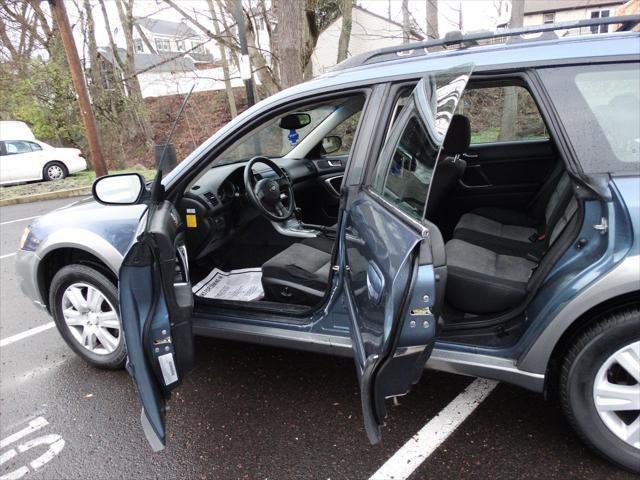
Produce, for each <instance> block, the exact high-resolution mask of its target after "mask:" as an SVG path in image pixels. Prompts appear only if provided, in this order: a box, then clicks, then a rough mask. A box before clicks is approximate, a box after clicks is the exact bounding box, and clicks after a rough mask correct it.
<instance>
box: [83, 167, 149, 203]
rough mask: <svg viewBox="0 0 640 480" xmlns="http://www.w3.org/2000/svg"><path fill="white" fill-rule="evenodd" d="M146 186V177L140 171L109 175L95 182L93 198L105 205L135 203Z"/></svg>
mask: <svg viewBox="0 0 640 480" xmlns="http://www.w3.org/2000/svg"><path fill="white" fill-rule="evenodd" d="M144 188H145V186H144V178H143V177H142V175H140V174H139V173H120V174H117V175H107V176H105V177H100V178H98V179H97V180H96V181H95V182H93V198H95V199H96V201H97V202H99V203H102V204H104V205H135V204H136V203H138V201H139V200H140V197H141V196H142V193H143V192H144Z"/></svg>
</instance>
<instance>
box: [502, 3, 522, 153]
mask: <svg viewBox="0 0 640 480" xmlns="http://www.w3.org/2000/svg"><path fill="white" fill-rule="evenodd" d="M523 21H524V0H519V1H518V0H516V1H514V2H513V3H512V5H511V21H510V22H509V28H517V27H521V26H522V23H523ZM517 120H518V87H505V88H504V109H503V110H502V121H501V122H500V133H499V134H498V141H499V142H505V141H510V140H515V139H516V134H517V125H516V122H517Z"/></svg>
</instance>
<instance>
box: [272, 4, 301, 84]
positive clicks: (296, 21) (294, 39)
mask: <svg viewBox="0 0 640 480" xmlns="http://www.w3.org/2000/svg"><path fill="white" fill-rule="evenodd" d="M304 7H305V3H304V2H302V1H300V0H279V2H278V9H277V11H276V19H277V21H278V27H277V32H278V35H277V42H276V47H277V48H276V50H277V52H278V62H279V64H280V86H281V87H282V88H288V87H291V86H293V85H297V84H298V83H301V82H302V80H303V71H304V70H303V68H304V65H303V53H302V49H303V38H302V37H303V35H304V30H303V29H302V28H300V27H301V25H303V22H304V21H305V17H304Z"/></svg>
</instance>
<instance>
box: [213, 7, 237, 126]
mask: <svg viewBox="0 0 640 480" xmlns="http://www.w3.org/2000/svg"><path fill="white" fill-rule="evenodd" d="M207 4H208V6H209V13H210V14H211V19H212V20H213V30H214V32H215V34H216V35H217V36H220V25H218V14H217V12H216V8H215V5H214V4H213V0H207ZM218 48H219V51H220V63H221V64H222V75H223V77H224V89H225V92H226V93H227V101H228V102H229V112H230V113H231V118H234V117H236V116H237V115H238V109H237V107H236V99H235V97H234V96H233V88H232V87H231V77H230V75H229V62H228V60H227V52H226V49H225V46H224V45H222V44H221V43H218Z"/></svg>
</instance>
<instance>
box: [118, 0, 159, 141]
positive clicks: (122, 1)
mask: <svg viewBox="0 0 640 480" xmlns="http://www.w3.org/2000/svg"><path fill="white" fill-rule="evenodd" d="M115 4H116V8H117V10H118V16H119V17H120V25H122V31H123V33H124V38H125V44H126V54H125V55H126V56H125V58H126V62H125V68H126V70H125V74H126V75H125V82H126V85H127V89H128V93H129V97H130V100H131V103H132V106H133V108H134V110H133V111H134V112H135V115H136V119H137V121H138V125H139V126H140V131H141V132H142V134H143V135H144V139H145V143H146V144H147V145H148V146H149V147H153V145H154V142H153V131H152V129H151V124H150V123H149V117H148V115H147V109H146V108H145V104H144V99H143V98H142V89H141V88H140V82H139V80H138V77H137V75H136V63H135V51H134V46H133V28H134V23H135V19H134V18H133V0H115ZM113 53H114V57H117V56H118V52H117V51H115V52H113Z"/></svg>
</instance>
